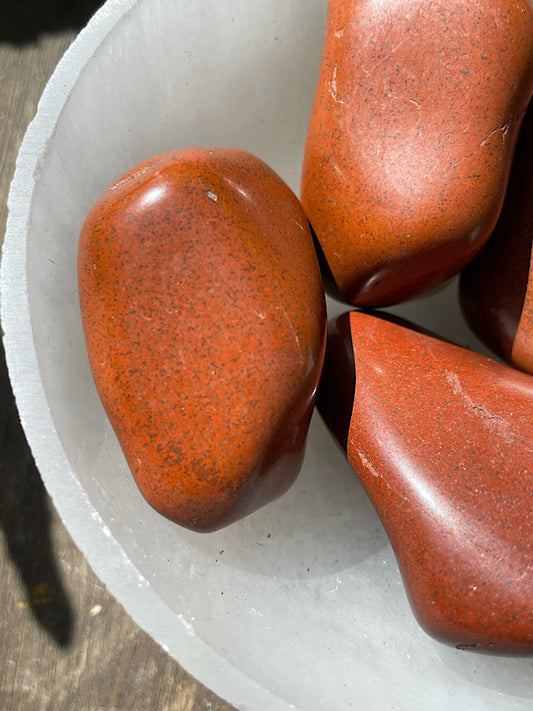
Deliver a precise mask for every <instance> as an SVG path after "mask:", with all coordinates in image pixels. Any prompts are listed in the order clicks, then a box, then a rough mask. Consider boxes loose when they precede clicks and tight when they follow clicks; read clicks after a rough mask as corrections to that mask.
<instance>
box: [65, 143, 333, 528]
mask: <svg viewBox="0 0 533 711" xmlns="http://www.w3.org/2000/svg"><path fill="white" fill-rule="evenodd" d="M79 290H80V304H81V313H82V318H83V326H84V330H85V336H86V342H87V350H88V354H89V359H90V364H91V368H92V372H93V375H94V380H95V383H96V386H97V389H98V392H99V394H100V397H101V399H102V402H103V405H104V407H105V409H106V411H107V413H108V415H109V418H110V421H111V423H112V425H113V427H114V429H115V432H116V434H117V437H118V440H119V442H120V444H121V446H122V449H123V451H124V454H125V456H126V459H127V462H128V464H129V467H130V469H131V471H132V473H133V476H134V478H135V481H136V483H137V485H138V487H139V489H140V491H141V492H142V494H143V495H144V496H145V498H146V499H147V501H148V502H149V503H150V504H151V505H152V506H153V507H154V508H155V509H157V510H158V511H159V512H160V513H162V514H163V515H165V516H167V517H168V518H170V519H172V520H173V521H176V522H178V523H180V524H182V525H184V526H187V527H190V528H192V529H195V530H202V531H207V530H213V529H216V528H219V527H221V526H223V525H226V524H228V523H231V522H232V521H235V520H236V519H238V518H240V517H242V516H244V515H246V514H247V513H250V512H251V511H253V510H254V509H256V508H258V507H259V506H261V505H262V504H265V503H266V502H268V501H270V500H272V499H273V498H275V497H277V496H279V495H280V494H282V493H283V492H284V491H286V489H287V488H288V487H289V486H290V484H291V483H292V482H293V480H294V478H295V476H296V475H297V473H298V470H299V468H300V464H301V460H302V457H303V449H304V443H305V439H306V434H307V429H308V424H309V420H310V417H311V412H312V408H313V404H314V398H315V393H316V388H317V383H318V379H319V376H320V372H321V367H322V360H323V351H324V345H325V328H326V321H325V302H324V293H323V288H322V283H321V278H320V271H319V267H318V263H317V259H316V254H315V252H314V248H313V242H312V238H311V234H310V232H309V228H308V224H307V221H306V218H305V216H304V214H303V212H302V209H301V207H300V204H299V202H298V200H297V198H296V197H295V195H294V194H293V193H292V191H291V190H290V189H289V188H288V187H287V185H286V184H285V183H284V182H283V181H282V180H281V179H280V178H279V177H278V176H277V175H276V174H275V173H274V172H273V171H272V170H271V169H270V168H269V167H268V166H266V165H265V164H264V163H263V162H262V161H260V160H259V159H258V158H256V157H254V156H252V155H250V154H249V153H246V152H244V151H239V150H234V149H219V148H217V149H214V148H213V149H207V148H206V149H201V148H198V149H186V150H185V149H184V150H177V151H172V152H169V153H166V154H163V155H160V156H157V157H155V158H152V159H150V160H147V161H146V162H144V163H142V164H141V165H139V166H137V167H136V168H134V169H133V170H132V171H131V172H129V173H127V174H126V175H125V176H123V177H122V178H121V179H120V180H118V182H116V183H115V184H114V185H113V186H112V187H110V188H109V190H107V191H106V193H105V194H104V195H103V196H102V198H101V199H100V200H99V201H98V202H97V203H96V205H95V206H94V207H93V209H92V210H91V212H90V214H89V215H88V217H87V219H86V221H85V224H84V226H83V230H82V233H81V237H80V243H79Z"/></svg>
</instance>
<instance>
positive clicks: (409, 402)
mask: <svg viewBox="0 0 533 711" xmlns="http://www.w3.org/2000/svg"><path fill="white" fill-rule="evenodd" d="M330 333H331V335H330V337H329V339H332V340H333V348H332V349H330V342H329V339H328V348H327V351H326V361H325V365H324V379H323V381H322V385H321V388H320V392H319V399H318V406H319V409H320V412H321V413H322V415H323V417H324V418H325V420H326V422H327V423H328V424H330V423H331V424H332V427H331V428H332V430H333V431H334V432H335V434H336V436H337V438H338V439H339V441H340V442H341V444H343V445H344V446H345V448H346V450H347V455H348V458H349V460H350V462H351V464H352V465H353V467H354V469H355V471H356V473H357V474H358V476H359V477H360V479H361V481H362V483H363V485H364V487H365V489H366V491H367V492H368V494H369V496H370V498H371V500H372V502H373V504H374V506H375V507H376V509H377V511H378V513H379V515H380V517H381V519H382V521H383V523H384V525H385V528H386V530H387V533H388V535H389V537H390V540H391V542H392V545H393V548H394V551H395V553H396V557H397V559H398V563H399V566H400V570H401V573H402V576H403V580H404V583H405V585H406V590H407V593H408V596H409V600H410V602H411V605H412V607H413V610H414V612H415V614H416V616H417V617H418V619H419V621H420V623H421V624H422V626H423V627H424V628H425V630H426V631H427V632H428V633H429V634H431V635H433V636H435V637H436V638H438V639H440V640H442V641H445V642H448V643H451V644H453V645H455V646H456V647H458V648H472V649H476V650H479V651H493V652H511V653H531V652H533V605H532V601H533V420H532V417H531V413H532V408H533V379H532V378H531V377H530V376H528V375H525V374H523V373H520V372H518V371H516V370H514V369H512V368H509V367H507V366H504V365H501V364H498V363H496V362H494V361H492V360H489V359H487V358H485V357H483V356H480V355H478V354H476V353H472V352H470V351H467V350H465V349H463V348H460V347H458V346H455V345H452V344H449V343H446V342H443V341H440V340H438V339H436V338H433V337H431V336H428V335H425V334H421V333H417V332H415V331H413V330H411V329H410V328H406V327H404V326H402V325H398V324H396V323H392V322H390V321H388V320H384V319H382V318H378V317H376V316H372V315H369V314H365V313H357V312H354V313H351V314H349V315H344V316H343V317H340V319H339V322H338V323H337V324H336V325H334V326H333V327H332V328H331V329H330ZM354 363H355V370H354V365H353V364H354ZM350 367H351V373H350ZM339 374H341V376H340V377H339ZM323 388H324V389H323ZM350 399H351V401H352V406H351V408H350V413H349V416H348V417H346V414H347V413H348V410H347V408H346V407H345V405H346V402H347V400H350ZM339 404H340V407H341V410H342V411H343V412H344V413H345V420H344V423H343V422H342V419H341V418H339V417H338V415H337V414H336V413H337V407H338V406H339Z"/></svg>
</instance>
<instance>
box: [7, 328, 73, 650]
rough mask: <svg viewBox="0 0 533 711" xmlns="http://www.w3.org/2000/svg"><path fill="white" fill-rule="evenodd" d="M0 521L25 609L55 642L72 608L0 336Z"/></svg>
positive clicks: (66, 636) (65, 638)
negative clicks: (12, 389) (54, 549)
mask: <svg viewBox="0 0 533 711" xmlns="http://www.w3.org/2000/svg"><path fill="white" fill-rule="evenodd" d="M0 403H2V408H1V410H0V526H1V527H2V529H3V530H4V532H5V538H6V542H7V547H8V552H9V555H10V557H11V559H12V560H13V563H14V564H15V566H16V567H17V569H18V572H19V574H20V576H21V579H22V581H23V583H24V587H25V589H26V595H27V604H28V608H29V609H30V610H31V612H32V614H33V615H34V617H35V618H36V620H37V622H38V623H39V624H40V625H41V626H42V627H43V628H44V629H45V630H46V631H47V632H48V634H49V635H50V636H51V637H52V638H53V639H54V640H55V641H56V642H57V644H58V645H60V646H61V647H66V646H68V645H69V644H70V642H71V640H72V633H73V613H72V608H71V605H70V603H69V600H68V598H67V595H66V592H65V589H64V586H63V583H62V581H61V576H60V573H59V570H58V568H57V563H56V560H55V558H54V552H53V547H52V541H51V537H50V522H51V516H50V504H49V499H48V497H47V494H46V491H45V488H44V486H43V483H42V481H41V478H40V476H39V472H38V471H37V468H36V466H35V463H34V461H33V457H32V454H31V452H30V449H29V447H28V444H27V443H26V438H25V436H24V432H23V430H22V427H21V424H20V420H19V416H18V412H17V409H16V406H15V400H14V397H13V393H12V391H11V385H10V382H9V378H8V375H7V368H6V362H5V353H4V348H3V344H2V343H1V341H0Z"/></svg>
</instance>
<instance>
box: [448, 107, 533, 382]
mask: <svg viewBox="0 0 533 711" xmlns="http://www.w3.org/2000/svg"><path fill="white" fill-rule="evenodd" d="M532 165H533V106H532V107H531V108H530V109H529V110H528V112H527V115H526V118H525V120H524V123H523V124H522V129H521V131H520V138H519V141H518V144H517V150H516V156H515V160H514V163H513V168H512V172H511V177H510V180H509V188H508V190H507V194H506V196H505V202H504V205H503V209H502V212H501V215H500V218H499V220H498V223H497V225H496V228H495V229H494V232H493V233H492V235H491V236H490V239H489V241H488V242H487V244H486V245H485V247H483V249H482V250H481V252H480V253H479V254H478V256H477V257H475V258H474V260H473V261H472V262H470V264H469V265H468V266H467V267H466V268H465V269H464V270H463V272H462V274H461V279H460V288H459V295H460V302H461V308H462V311H463V314H464V316H465V318H466V320H467V322H468V324H469V325H470V326H471V328H472V330H473V331H474V332H475V333H476V335H477V336H478V337H479V338H480V339H481V340H482V341H483V342H484V343H485V344H486V345H487V346H488V347H489V348H491V349H492V350H493V351H494V352H495V353H497V354H498V355H499V356H501V357H502V358H504V359H505V360H507V361H508V362H509V363H511V364H512V365H514V366H515V367H517V368H520V369H521V370H524V371H526V372H528V373H531V374H533V259H532V250H533V199H532V196H533V170H532Z"/></svg>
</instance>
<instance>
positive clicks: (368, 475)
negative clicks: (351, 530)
mask: <svg viewBox="0 0 533 711" xmlns="http://www.w3.org/2000/svg"><path fill="white" fill-rule="evenodd" d="M532 92H533V10H532V8H531V5H530V4H529V3H528V2H526V1H525V0H524V1H522V0H518V2H507V0H502V1H500V2H497V3H493V4H492V5H491V8H490V12H487V3H486V2H484V0H474V1H473V2H470V1H468V2H466V1H465V0H453V1H452V2H450V0H440V1H439V0H438V1H437V2H431V3H429V2H426V1H425V0H413V1H412V2H408V3H390V2H382V0H379V1H378V0H331V1H330V5H329V13H328V24H327V32H326V41H325V48H324V54H323V61H322V66H321V71H320V77H319V83H318V88H317V93H316V97H315V103H314V107H313V112H312V116H311V121H310V126H309V133H308V136H307V144H306V151H305V160H304V166H303V179H302V195H301V199H302V204H303V206H304V209H305V211H306V213H307V215H308V217H309V219H310V222H311V225H312V227H313V229H314V232H315V234H316V240H317V242H318V244H319V246H320V250H321V251H322V255H321V256H322V258H323V261H324V263H325V264H327V268H328V270H329V273H328V277H329V280H330V284H331V286H330V290H331V292H332V295H334V296H336V297H337V298H339V299H341V300H343V301H345V302H346V303H347V304H349V305H351V306H358V307H367V308H368V307H372V308H373V307H381V306H386V305H389V304H393V303H398V302H400V301H403V300H405V299H408V298H410V297H413V296H416V295H418V294H420V293H423V292H424V291H426V290H428V289H431V288H433V287H436V286H437V285H439V284H442V283H443V282H444V281H445V280H447V279H448V278H449V277H451V276H452V275H455V274H457V273H458V272H459V271H461V270H464V271H463V273H462V276H461V280H460V302H461V305H462V308H463V311H464V314H465V317H466V319H467V321H468V322H469V323H470V325H471V326H472V329H473V330H474V331H475V332H476V334H477V335H478V336H479V337H480V338H481V339H482V340H483V341H485V343H486V344H487V345H489V346H490V347H491V348H493V350H494V351H495V352H496V353H497V354H498V355H500V356H501V357H502V358H503V359H505V360H507V361H508V363H509V364H511V365H512V366H515V367H509V366H508V365H502V364H500V363H496V362H495V361H493V360H490V359H488V358H485V357H482V356H480V355H478V354H475V353H472V352H469V351H467V350H465V349H463V348H460V347H458V346H456V345H453V344H451V343H448V342H444V341H442V340H440V339H438V338H436V337H434V336H432V335H428V334H425V333H420V332H419V331H417V329H416V327H414V326H412V325H410V324H405V323H398V322H395V321H392V320H391V318H390V317H387V316H385V315H384V314H379V313H371V312H367V313H363V312H362V311H352V312H349V313H346V314H344V315H343V316H342V317H340V319H339V320H338V321H336V322H334V323H330V326H329V336H328V346H327V350H326V361H325V366H324V373H323V377H322V380H321V387H320V391H319V398H318V408H319V411H320V412H321V414H322V416H323V418H324V420H325V422H326V424H327V425H328V426H329V428H330V429H331V431H332V432H333V434H334V435H335V436H336V438H337V439H338V441H339V443H340V444H341V446H342V447H343V448H344V449H345V451H346V454H347V457H348V459H349V461H350V462H351V464H352V466H353V467H354V469H355V471H356V473H357V475H358V476H359V477H360V479H361V481H362V483H363V485H364V487H365V489H366V491H367V492H368V494H369V496H370V498H371V500H372V502H373V503H374V506H375V508H376V510H377V512H378V513H379V515H380V517H381V519H382V521H383V523H384V525H385V528H386V530H387V532H388V535H389V537H390V540H391V542H392V545H393V548H394V551H395V553H396V557H397V559H398V563H399V566H400V570H401V573H402V576H403V579H404V583H405V586H406V590H407V593H408V597H409V600H410V602H411V605H412V608H413V611H414V613H415V615H416V617H417V618H418V619H419V621H420V623H421V624H422V626H423V627H424V628H425V629H426V631H427V632H429V633H430V634H431V635H433V636H434V637H436V638H438V639H440V640H443V641H446V642H448V643H451V644H453V645H455V646H456V647H458V648H462V649H476V650H480V651H493V652H500V653H501V652H510V653H531V652H533V416H532V415H533V377H532V375H531V374H532V373H533V262H532V257H531V251H532V241H533V203H532V199H531V195H532V191H533V110H532V115H531V116H530V117H528V118H527V119H526V120H525V121H523V118H524V115H525V113H526V110H527V107H528V104H529V102H530V98H531V95H532ZM521 127H522V128H521ZM520 129H521V130H520ZM519 133H520V143H519V144H518V150H517V151H516V153H515V146H516V144H517V140H518V136H519ZM514 155H516V159H515V160H514V165H513V173H512V177H511V178H510V180H509V173H510V171H511V166H512V164H513V156H514ZM507 186H509V189H508V190H507ZM506 191H507V195H506ZM504 197H505V203H504ZM502 206H503V208H502ZM325 283H326V281H325ZM518 369H520V370H522V371H526V372H519V370H518Z"/></svg>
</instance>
